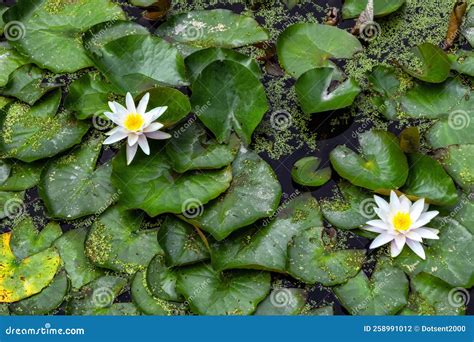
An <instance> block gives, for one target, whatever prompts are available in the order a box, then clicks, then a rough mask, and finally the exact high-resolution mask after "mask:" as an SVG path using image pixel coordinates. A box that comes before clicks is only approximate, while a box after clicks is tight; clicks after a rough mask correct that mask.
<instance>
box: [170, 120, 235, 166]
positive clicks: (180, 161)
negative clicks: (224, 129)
mask: <svg viewBox="0 0 474 342" xmlns="http://www.w3.org/2000/svg"><path fill="white" fill-rule="evenodd" d="M172 135H173V138H171V139H170V140H169V142H168V143H167V144H166V153H167V154H168V156H169V158H170V161H171V164H172V166H173V169H174V170H175V171H176V172H179V173H183V172H186V171H188V170H203V169H219V168H221V167H224V166H227V165H229V164H230V163H232V161H233V160H234V158H235V155H236V154H237V152H238V150H239V147H240V140H239V139H238V138H237V137H236V136H235V135H231V137H230V141H229V143H228V144H219V143H218V142H217V141H216V140H214V139H213V138H212V137H211V136H209V135H208V133H207V132H206V130H205V129H204V128H203V127H202V126H201V125H199V124H197V123H193V124H191V125H190V126H188V127H187V128H184V127H178V128H177V129H176V130H175V131H174V132H173V134H172Z"/></svg>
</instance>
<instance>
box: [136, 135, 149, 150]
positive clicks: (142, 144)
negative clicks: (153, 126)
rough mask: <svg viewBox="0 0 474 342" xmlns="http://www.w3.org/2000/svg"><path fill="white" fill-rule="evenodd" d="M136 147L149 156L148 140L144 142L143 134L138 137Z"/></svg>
mask: <svg viewBox="0 0 474 342" xmlns="http://www.w3.org/2000/svg"><path fill="white" fill-rule="evenodd" d="M138 145H140V148H141V149H142V151H143V153H145V154H146V155H150V146H149V145H148V140H146V137H145V136H144V135H143V134H142V135H140V136H139V137H138Z"/></svg>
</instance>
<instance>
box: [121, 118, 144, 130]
mask: <svg viewBox="0 0 474 342" xmlns="http://www.w3.org/2000/svg"><path fill="white" fill-rule="evenodd" d="M144 122H145V119H144V118H143V116H142V115H141V114H138V113H129V114H127V117H126V118H125V121H124V124H123V125H124V127H125V128H126V129H128V130H129V131H133V132H136V131H138V130H139V129H140V128H142V126H143V123H144Z"/></svg>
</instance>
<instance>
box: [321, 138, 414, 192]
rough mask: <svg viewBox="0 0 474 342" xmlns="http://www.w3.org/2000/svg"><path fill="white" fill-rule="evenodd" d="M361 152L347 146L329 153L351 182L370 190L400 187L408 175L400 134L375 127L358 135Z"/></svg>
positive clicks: (333, 162) (343, 175) (339, 171)
mask: <svg viewBox="0 0 474 342" xmlns="http://www.w3.org/2000/svg"><path fill="white" fill-rule="evenodd" d="M359 144H360V149H361V151H362V152H361V154H357V153H356V152H354V151H352V150H351V149H350V148H348V147H347V146H345V145H339V146H337V147H336V148H335V149H334V150H332V151H331V153H330V156H329V157H330V160H331V164H332V166H333V168H334V170H336V172H337V173H338V174H339V175H340V176H341V177H342V178H345V179H347V180H348V181H350V182H351V183H352V184H354V185H357V186H361V187H363V188H367V189H370V190H378V189H398V188H399V187H401V186H402V185H403V184H405V181H406V179H407V177H408V163H407V159H406V157H405V154H404V153H403V151H402V150H401V149H400V144H399V142H398V139H397V137H395V136H394V135H393V134H392V133H389V132H386V131H378V130H372V131H368V132H364V133H362V134H360V135H359Z"/></svg>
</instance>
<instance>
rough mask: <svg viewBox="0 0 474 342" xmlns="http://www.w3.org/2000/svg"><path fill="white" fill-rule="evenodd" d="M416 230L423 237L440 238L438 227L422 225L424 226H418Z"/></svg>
mask: <svg viewBox="0 0 474 342" xmlns="http://www.w3.org/2000/svg"><path fill="white" fill-rule="evenodd" d="M414 231H415V232H417V233H418V234H419V235H420V236H421V237H422V238H423V239H433V240H438V239H439V236H438V233H439V230H438V229H433V228H428V227H422V228H416V229H415V230H414Z"/></svg>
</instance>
